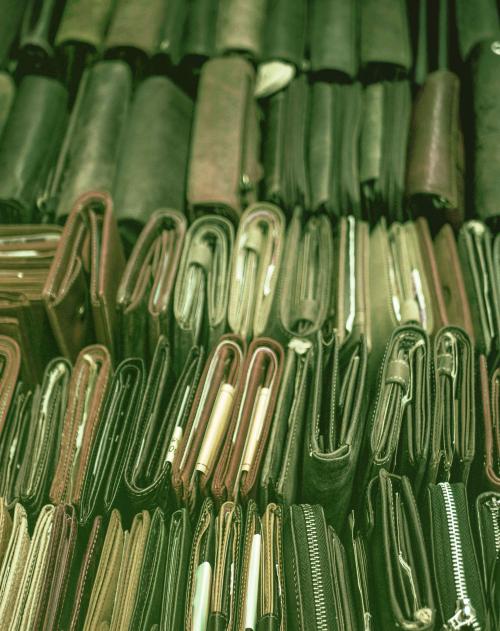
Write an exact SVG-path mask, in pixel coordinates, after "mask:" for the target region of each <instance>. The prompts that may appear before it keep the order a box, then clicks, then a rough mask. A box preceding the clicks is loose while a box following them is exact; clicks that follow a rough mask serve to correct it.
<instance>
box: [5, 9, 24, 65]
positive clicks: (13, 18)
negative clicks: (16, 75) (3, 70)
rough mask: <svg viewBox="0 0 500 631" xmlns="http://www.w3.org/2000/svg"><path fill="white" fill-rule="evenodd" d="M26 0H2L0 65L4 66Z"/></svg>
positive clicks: (19, 23)
mask: <svg viewBox="0 0 500 631" xmlns="http://www.w3.org/2000/svg"><path fill="white" fill-rule="evenodd" d="M27 4H28V0H20V1H19V2H15V3H14V4H12V2H10V0H2V2H1V4H0V13H1V15H2V16H3V19H2V26H1V31H0V42H1V44H0V65H1V66H4V65H5V62H6V61H7V57H8V55H9V52H10V48H11V46H12V44H13V42H14V40H15V38H16V35H17V32H18V29H19V26H20V25H21V21H22V17H23V13H24V11H25V9H26V6H27Z"/></svg>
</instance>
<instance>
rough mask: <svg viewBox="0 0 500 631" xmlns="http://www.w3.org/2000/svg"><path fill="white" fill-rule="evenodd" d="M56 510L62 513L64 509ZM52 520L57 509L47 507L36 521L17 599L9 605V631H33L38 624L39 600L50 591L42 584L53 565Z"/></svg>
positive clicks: (46, 585)
mask: <svg viewBox="0 0 500 631" xmlns="http://www.w3.org/2000/svg"><path fill="white" fill-rule="evenodd" d="M59 510H65V508H64V506H61V508H60V509H59ZM55 516H56V508H55V507H54V506H52V505H51V504H47V505H46V506H44V507H43V508H42V510H41V511H40V514H39V516H38V519H37V520H36V524H35V530H34V532H33V536H32V539H31V543H30V546H29V551H28V555H27V557H26V563H25V565H24V567H23V568H22V576H21V580H20V586H19V590H18V593H17V598H16V600H15V601H14V602H11V603H10V606H11V607H12V608H13V613H12V619H11V624H10V627H9V628H10V629H16V631H17V630H19V631H20V630H21V629H31V628H33V629H36V628H37V626H36V624H37V623H38V624H40V622H41V621H40V620H39V619H38V618H37V613H38V611H37V609H38V602H39V599H40V598H41V597H42V596H43V595H45V594H46V590H47V589H48V588H50V583H49V582H47V583H46V582H45V576H46V575H47V574H49V576H50V573H51V569H52V568H51V566H50V564H49V561H52V562H53V560H52V559H51V558H50V557H51V552H52V550H51V543H53V541H51V539H52V537H51V535H52V531H53V530H54V534H56V532H57V528H56V520H55ZM42 628H43V627H42Z"/></svg>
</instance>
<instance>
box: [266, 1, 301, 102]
mask: <svg viewBox="0 0 500 631" xmlns="http://www.w3.org/2000/svg"><path fill="white" fill-rule="evenodd" d="M308 15H309V4H308V2H307V0H297V1H296V2H292V3H290V2H288V1H287V0H276V1H275V2H267V3H266V16H265V21H264V27H263V40H262V41H263V49H262V61H261V63H260V64H259V66H258V68H257V80H256V86H255V93H256V95H258V96H259V97H263V96H269V95H271V94H274V93H276V92H278V91H280V90H282V89H283V88H285V87H286V86H287V85H289V83H290V82H291V81H292V79H293V78H294V77H295V76H296V75H297V74H298V73H299V72H300V70H301V69H302V66H303V62H304V56H305V46H306V32H307V22H308Z"/></svg>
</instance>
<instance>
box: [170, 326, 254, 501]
mask: <svg viewBox="0 0 500 631" xmlns="http://www.w3.org/2000/svg"><path fill="white" fill-rule="evenodd" d="M244 359H245V346H244V344H243V343H242V340H241V339H240V338H238V337H237V336H235V335H230V334H229V335H224V336H223V337H222V338H221V340H220V341H219V343H218V344H217V346H216V347H215V348H214V350H213V351H212V353H211V354H210V357H209V358H208V360H207V362H206V364H205V367H204V370H203V374H202V376H201V379H200V382H199V384H198V388H197V390H196V394H195V395H194V399H193V403H192V404H191V406H190V412H189V418H188V420H187V423H186V425H185V427H184V428H183V427H179V429H178V430H177V436H175V438H176V444H175V445H173V447H174V448H175V452H174V454H173V458H172V459H173V463H172V486H173V489H174V491H175V493H176V495H177V498H178V500H179V501H180V502H182V503H184V504H185V505H187V506H188V507H189V508H190V509H191V511H194V510H195V509H196V508H197V505H198V503H199V501H198V500H199V498H200V497H201V496H203V495H207V493H208V490H209V488H210V482H211V480H212V476H213V473H214V470H215V467H216V465H217V460H218V457H219V456H220V452H221V449H222V447H223V445H224V442H225V441H226V440H227V436H228V429H229V424H230V422H231V417H232V414H233V411H234V407H235V403H236V396H237V393H238V390H239V387H240V383H241V381H242V378H243V364H244Z"/></svg>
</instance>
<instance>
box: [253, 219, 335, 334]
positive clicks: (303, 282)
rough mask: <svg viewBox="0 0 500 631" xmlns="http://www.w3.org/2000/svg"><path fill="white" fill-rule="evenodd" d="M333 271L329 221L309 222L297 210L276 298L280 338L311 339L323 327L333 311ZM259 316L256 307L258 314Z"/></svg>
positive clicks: (277, 331)
mask: <svg viewBox="0 0 500 631" xmlns="http://www.w3.org/2000/svg"><path fill="white" fill-rule="evenodd" d="M333 272H334V244H333V233H332V226H331V223H330V220H329V219H328V217H326V216H325V215H318V216H313V217H311V218H309V219H308V220H307V221H306V220H305V219H304V214H303V212H302V210H301V209H299V208H296V209H295V211H294V213H293V217H292V220H291V221H290V223H289V226H288V230H287V234H286V241H285V247H284V255H283V260H282V263H281V271H280V278H279V286H278V289H277V298H276V301H277V308H278V317H277V318H275V319H274V323H272V324H271V326H272V328H273V333H274V336H275V337H276V338H277V339H280V340H281V339H285V340H288V339H290V338H292V337H294V336H300V337H310V336H313V335H315V334H316V333H317V332H318V331H319V330H320V329H321V328H322V327H323V325H324V323H325V321H326V320H327V318H328V315H329V311H330V303H331V288H332V277H333ZM264 287H265V285H264ZM265 295H266V290H265V289H264V296H265ZM260 314H261V309H260V308H259V306H258V305H257V306H256V315H260ZM271 322H272V321H271Z"/></svg>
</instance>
